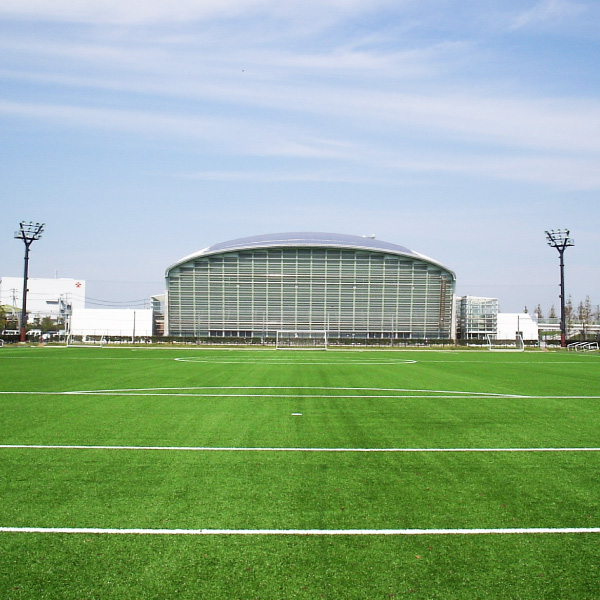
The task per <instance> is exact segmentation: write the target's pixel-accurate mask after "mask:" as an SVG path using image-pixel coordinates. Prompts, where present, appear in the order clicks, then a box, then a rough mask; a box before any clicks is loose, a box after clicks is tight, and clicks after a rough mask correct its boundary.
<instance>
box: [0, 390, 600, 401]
mask: <svg viewBox="0 0 600 600" xmlns="http://www.w3.org/2000/svg"><path fill="white" fill-rule="evenodd" d="M176 389H177V388H174V390H176ZM240 389H243V388H240ZM415 391H416V392H419V393H416V394H232V393H230V392H225V393H222V394H219V393H216V392H215V393H204V394H202V393H196V394H193V393H170V392H147V391H143V390H140V391H135V390H81V391H80V390H75V391H62V392H52V391H23V390H19V391H7V390H4V391H0V395H9V396H10V395H14V396H157V397H168V398H295V399H298V398H307V399H311V398H313V399H314V398H326V399H329V400H336V399H338V398H339V399H367V398H371V399H377V398H381V399H384V400H390V399H398V400H402V399H422V400H427V399H438V400H439V399H441V400H444V399H447V400H457V399H464V398H471V399H480V400H481V399H484V400H489V399H498V400H500V399H521V400H583V399H585V400H594V399H600V395H598V396H566V395H564V396H548V395H528V396H525V395H521V394H497V393H490V392H460V391H454V392H452V391H448V392H438V393H435V392H432V391H428V390H415Z"/></svg>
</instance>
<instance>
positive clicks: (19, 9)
mask: <svg viewBox="0 0 600 600" xmlns="http://www.w3.org/2000/svg"><path fill="white" fill-rule="evenodd" d="M392 4H397V0H396V2H395V3H392V2H391V0H303V2H280V1H278V0H177V1H176V2H173V1H172V0H146V1H145V2H123V1H122V0H94V2H81V1H74V0H54V1H53V2H45V1H44V0H4V1H3V2H2V3H1V4H0V14H4V15H6V16H11V17H17V18H35V19H47V20H56V21H72V22H84V23H94V24H98V23H112V24H152V23H161V24H165V23H189V22H190V21H201V20H206V19H213V18H236V17H239V16H240V15H246V16H247V15H252V14H256V15H261V14H263V15H264V14H267V15H270V16H272V17H274V18H279V19H282V18H285V19H289V20H294V21H306V20H307V19H310V18H313V19H314V18H318V20H319V21H324V20H327V21H330V20H332V19H336V18H339V16H340V15H343V14H356V13H360V12H363V11H373V10H375V9H377V8H378V7H381V6H385V5H392Z"/></svg>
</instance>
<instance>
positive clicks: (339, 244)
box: [166, 232, 456, 278]
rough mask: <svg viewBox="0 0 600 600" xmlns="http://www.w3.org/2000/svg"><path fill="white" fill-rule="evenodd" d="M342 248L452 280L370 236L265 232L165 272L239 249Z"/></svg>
mask: <svg viewBox="0 0 600 600" xmlns="http://www.w3.org/2000/svg"><path fill="white" fill-rule="evenodd" d="M291 247H293V248H298V247H300V248H301V247H306V248H315V247H317V248H318V247H321V248H346V249H351V250H367V251H371V252H373V251H374V252H384V253H387V254H396V255H399V256H408V257H411V258H416V259H419V260H423V261H425V262H428V263H431V264H433V265H436V266H439V267H441V268H442V269H445V270H446V271H449V272H450V273H451V274H452V276H453V277H454V278H456V276H455V274H454V272H453V271H451V270H450V269H448V268H447V267H444V266H443V265H442V264H440V263H439V262H437V261H436V260H433V259H432V258H429V257H427V256H425V255H423V254H419V253H418V252H415V251H414V250H410V249H409V248H406V247H404V246H399V245H397V244H392V243H390V242H384V241H383V240H378V239H375V238H374V237H372V236H359V235H346V234H342V233H314V232H301V233H269V234H265V235H254V236H251V237H245V238H239V239H236V240H230V241H228V242H220V243H218V244H215V245H213V246H209V247H208V248H204V249H203V250H200V251H198V252H194V253H193V254H190V255H189V256H186V257H184V258H182V259H181V260H178V261H177V262H176V263H174V264H172V265H171V266H170V267H169V268H168V269H167V271H166V273H167V274H168V273H169V271H170V270H171V269H173V268H175V267H177V266H179V265H181V264H183V263H186V262H188V261H190V260H193V259H195V258H202V257H206V256H211V255H213V254H220V253H223V252H236V251H241V250H254V249H257V248H291Z"/></svg>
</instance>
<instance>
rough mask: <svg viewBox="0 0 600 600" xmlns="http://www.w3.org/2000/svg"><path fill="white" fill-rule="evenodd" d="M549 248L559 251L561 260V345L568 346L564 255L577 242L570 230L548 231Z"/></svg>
mask: <svg viewBox="0 0 600 600" xmlns="http://www.w3.org/2000/svg"><path fill="white" fill-rule="evenodd" d="M546 239H547V240H548V246H551V247H552V248H556V249H557V250H558V256H559V258H560V345H561V348H565V347H566V345H567V322H566V319H565V261H564V253H565V250H566V249H567V247H568V246H574V245H575V240H574V239H573V238H570V237H569V230H568V229H552V230H550V231H546Z"/></svg>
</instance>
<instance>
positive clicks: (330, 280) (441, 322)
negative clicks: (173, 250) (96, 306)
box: [165, 233, 456, 340]
mask: <svg viewBox="0 0 600 600" xmlns="http://www.w3.org/2000/svg"><path fill="white" fill-rule="evenodd" d="M455 281H456V277H455V274H454V273H453V272H452V271H451V270H449V269H448V268H446V267H444V266H442V265H441V264H440V263H438V262H437V261H435V260H432V259H431V258H427V257H426V256H423V255H422V254H419V253H417V252H414V251H412V250H409V249H408V248H404V247H402V246H398V245H395V244H391V243H388V242H383V241H380V240H376V239H372V238H366V237H359V236H351V235H341V234H327V233H283V234H271V235H260V236H254V237H247V238H243V239H237V240H233V241H229V242H223V243H220V244H216V245H214V246H211V247H209V248H205V249H204V250H200V251H199V252H196V253H194V254H191V255H189V256H186V257H185V258H182V259H181V260H179V261H177V262H176V263H175V264H173V265H171V266H170V267H169V268H168V269H167V271H166V287H167V294H166V307H165V308H166V315H165V316H166V319H165V321H166V323H165V326H166V334H167V335H171V336H182V337H208V338H210V337H221V338H223V337H234V338H261V339H267V338H275V337H276V335H277V332H281V331H287V332H291V331H295V332H307V331H325V332H327V336H328V338H329V339H330V340H334V339H336V338H337V339H340V340H348V339H353V338H356V339H381V338H400V339H429V340H432V339H449V338H451V337H453V335H452V310H453V295H454V287H455Z"/></svg>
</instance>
